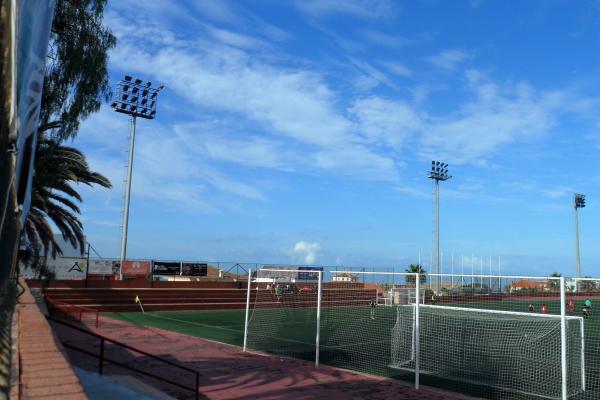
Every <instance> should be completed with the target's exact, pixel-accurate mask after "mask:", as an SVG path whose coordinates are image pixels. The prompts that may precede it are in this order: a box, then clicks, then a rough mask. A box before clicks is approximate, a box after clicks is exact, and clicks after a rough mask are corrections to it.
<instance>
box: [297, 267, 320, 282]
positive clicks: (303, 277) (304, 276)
mask: <svg viewBox="0 0 600 400" xmlns="http://www.w3.org/2000/svg"><path fill="white" fill-rule="evenodd" d="M298 270H299V272H298V280H299V281H318V280H319V273H318V272H309V271H321V272H322V271H323V267H298ZM300 271H301V272H300ZM304 271H306V272H304Z"/></svg>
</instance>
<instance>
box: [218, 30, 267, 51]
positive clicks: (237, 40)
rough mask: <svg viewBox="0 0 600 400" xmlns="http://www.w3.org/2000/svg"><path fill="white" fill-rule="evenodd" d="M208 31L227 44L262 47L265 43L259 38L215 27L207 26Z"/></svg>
mask: <svg viewBox="0 0 600 400" xmlns="http://www.w3.org/2000/svg"><path fill="white" fill-rule="evenodd" d="M207 29H208V31H209V32H210V34H211V35H212V37H214V38H215V39H217V40H218V41H220V42H221V43H224V44H226V45H229V46H234V47H241V48H247V49H253V48H259V47H264V46H265V43H264V42H263V41H262V40H260V39H255V38H253V37H251V36H246V35H241V34H239V33H235V32H231V31H228V30H225V29H219V28H215V27H211V26H209V27H207Z"/></svg>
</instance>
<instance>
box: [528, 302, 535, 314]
mask: <svg viewBox="0 0 600 400" xmlns="http://www.w3.org/2000/svg"><path fill="white" fill-rule="evenodd" d="M527 309H528V310H529V312H534V311H535V307H534V306H533V304H531V303H529V307H528V308H527Z"/></svg>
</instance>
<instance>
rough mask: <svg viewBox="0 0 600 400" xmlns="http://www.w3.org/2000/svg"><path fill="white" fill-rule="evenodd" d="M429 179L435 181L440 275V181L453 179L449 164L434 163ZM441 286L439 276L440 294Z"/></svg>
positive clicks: (436, 238) (436, 247)
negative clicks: (449, 173) (449, 171)
mask: <svg viewBox="0 0 600 400" xmlns="http://www.w3.org/2000/svg"><path fill="white" fill-rule="evenodd" d="M427 177H428V178H429V179H433V180H434V181H435V193H434V199H435V233H434V236H435V246H434V247H435V255H436V257H435V263H436V265H435V273H436V274H439V273H440V271H441V269H440V266H441V264H442V260H441V253H440V181H442V182H444V181H447V180H448V179H450V178H452V176H450V175H448V164H446V163H443V162H439V161H432V162H431V170H430V171H429V174H428V175H427ZM441 285H442V277H441V276H440V275H438V287H437V291H438V292H439V291H440V290H441V289H442V288H441Z"/></svg>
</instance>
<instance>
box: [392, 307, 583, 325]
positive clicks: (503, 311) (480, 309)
mask: <svg viewBox="0 0 600 400" xmlns="http://www.w3.org/2000/svg"><path fill="white" fill-rule="evenodd" d="M406 306H408V307H414V306H415V305H414V304H406V305H403V307H406ZM419 307H421V308H435V309H438V310H457V311H468V312H476V313H488V314H503V315H520V316H526V317H534V318H537V317H540V318H557V319H560V318H561V316H560V314H540V313H531V312H522V311H505V310H490V309H486V308H470V307H453V306H438V305H434V304H421V305H419ZM565 318H566V319H567V320H578V321H581V322H583V317H575V316H572V315H567V316H565Z"/></svg>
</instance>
